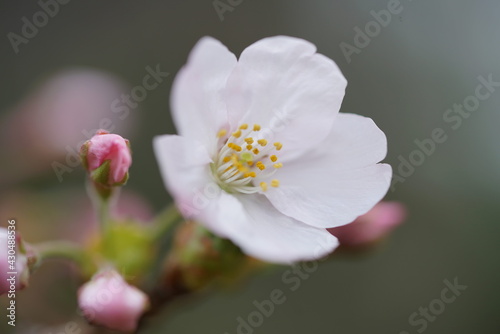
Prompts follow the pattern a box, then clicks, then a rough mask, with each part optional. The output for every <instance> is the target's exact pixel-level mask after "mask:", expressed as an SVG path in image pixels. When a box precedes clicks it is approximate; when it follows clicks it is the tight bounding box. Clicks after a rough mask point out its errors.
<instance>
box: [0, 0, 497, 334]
mask: <svg viewBox="0 0 500 334" xmlns="http://www.w3.org/2000/svg"><path fill="white" fill-rule="evenodd" d="M223 2H224V3H227V0H223ZM236 3H238V1H235V0H234V1H233V4H236ZM388 3H390V1H388V0H358V1H352V0H351V1H319V0H317V1H310V0H308V1H305V0H303V1H297V0H286V1H285V0H282V1H270V0H269V1H264V0H261V1H257V0H244V1H241V3H239V4H237V5H236V6H232V8H233V10H232V11H227V12H225V13H224V14H223V16H224V20H220V18H219V16H218V14H217V12H216V10H215V9H214V5H213V2H212V1H210V0H209V1H147V0H146V1H116V0H113V1H112V0H108V1H105V2H103V1H95V0H92V1H79V0H72V1H69V2H68V3H67V4H65V5H61V7H60V11H59V13H58V14H57V15H56V16H55V17H54V18H51V19H50V21H49V22H48V24H47V25H46V26H44V27H43V28H41V29H40V31H39V33H38V35H37V36H35V37H34V38H32V39H30V40H29V43H27V44H22V45H20V47H19V49H20V51H19V53H18V54H16V53H15V52H14V51H13V49H12V47H11V45H10V43H9V40H8V38H7V37H6V35H7V33H8V32H15V33H19V32H20V30H21V26H22V24H23V23H22V21H21V18H22V17H23V16H27V17H31V15H33V13H35V12H37V11H39V10H40V7H39V5H38V4H37V2H36V1H22V2H17V1H2V2H1V4H0V13H1V14H0V15H1V19H0V33H1V34H3V35H5V37H4V38H3V39H2V42H1V48H0V64H1V65H0V67H1V73H2V80H1V86H2V87H1V92H2V94H1V95H0V110H1V111H2V114H1V115H0V116H3V115H6V114H7V113H9V112H12V107H13V106H15V105H17V104H18V103H19V102H20V101H21V100H22V99H23V97H24V96H26V95H27V94H28V93H29V92H30V90H31V88H32V87H33V85H34V84H35V83H36V82H38V81H39V80H40V79H41V78H44V77H46V76H48V75H50V74H52V73H54V72H56V71H59V70H61V69H64V68H68V67H75V66H77V67H89V68H94V69H98V70H104V71H106V72H109V73H111V74H113V75H115V76H117V77H119V78H121V79H122V80H124V81H125V82H127V83H128V84H129V85H130V86H131V87H133V86H136V85H140V84H141V83H142V79H143V77H144V75H145V74H146V71H145V67H146V66H152V67H154V66H156V64H160V68H161V69H162V70H163V71H166V72H169V73H170V76H169V77H168V78H166V79H165V81H164V82H163V83H162V84H161V85H159V87H158V88H157V89H155V90H153V91H151V92H149V93H148V96H147V98H146V99H145V100H144V101H143V102H141V103H140V106H139V108H137V110H136V111H135V113H136V118H135V120H134V122H135V123H136V124H137V128H136V130H135V132H133V133H131V134H130V136H129V137H130V139H131V141H132V147H133V151H134V163H133V166H132V169H131V179H130V181H129V183H128V185H127V188H128V189H132V190H134V191H135V192H136V193H139V194H141V195H142V196H144V197H145V198H146V199H147V200H148V201H149V202H150V203H151V205H152V207H153V208H154V209H155V210H156V211H158V210H160V209H161V208H162V207H163V206H164V205H165V204H166V203H168V202H169V201H170V199H169V197H168V195H167V193H166V191H165V189H164V187H163V183H162V181H161V178H160V174H159V172H158V168H157V165H156V161H155V157H154V155H153V151H152V145H151V141H152V138H153V137H154V136H156V135H159V134H164V133H173V132H175V129H174V126H173V125H172V121H171V118H170V114H169V92H170V88H171V84H172V80H173V77H174V75H175V73H176V72H177V71H178V70H179V69H180V68H181V66H182V65H183V64H184V63H185V62H186V59H187V55H188V53H189V51H190V50H191V48H192V47H193V46H194V44H195V43H196V42H197V40H198V39H200V38H201V37H202V36H205V35H210V36H213V37H215V38H217V39H219V40H221V41H222V42H223V43H224V44H225V45H227V46H228V48H229V49H230V50H231V51H233V52H234V53H236V54H237V55H239V53H240V52H241V51H242V50H243V49H244V48H245V47H246V46H248V45H249V44H251V43H253V42H255V41H257V40H258V39H261V38H263V37H267V36H273V35H290V36H296V37H301V38H304V39H306V40H309V41H311V42H312V43H314V44H316V46H317V48H318V52H320V53H323V54H325V55H327V56H328V57H330V58H332V59H334V60H335V61H336V62H337V64H338V65H339V67H340V68H341V69H342V71H343V73H344V75H345V76H346V78H347V80H348V82H349V85H348V88H347V93H346V97H345V100H344V103H343V106H342V111H343V112H350V113H359V114H361V115H365V116H369V117H371V118H373V119H374V120H375V122H376V123H377V124H378V125H379V127H380V128H381V129H383V131H384V132H385V133H386V134H387V137H388V142H389V153H388V156H387V159H386V161H387V162H388V163H390V164H391V165H392V166H393V168H394V169H395V171H396V172H397V169H398V165H399V164H400V157H403V158H405V159H408V158H409V156H410V154H411V153H412V152H413V151H415V149H417V146H416V144H415V143H414V141H415V140H423V139H425V138H429V137H430V136H431V132H432V131H433V130H434V129H435V128H442V129H444V130H445V131H446V134H447V136H448V139H447V141H446V142H444V143H442V144H438V145H437V147H436V151H435V153H434V154H432V155H430V156H426V157H425V161H424V163H423V164H422V165H421V166H418V167H416V168H415V171H414V173H413V174H412V175H411V176H409V177H407V178H406V181H405V182H404V183H399V184H397V185H396V186H395V191H391V192H389V193H388V195H387V198H388V199H391V200H397V201H401V202H403V203H404V204H405V205H406V206H407V207H408V210H409V219H408V220H407V221H406V223H405V224H404V225H403V226H402V227H400V228H399V229H398V230H397V231H396V232H395V233H394V234H393V235H392V237H391V238H390V239H389V240H388V241H387V242H386V243H385V244H384V245H383V246H382V247H380V248H379V249H378V250H377V251H376V252H374V253H373V254H370V255H368V256H362V257H346V258H342V259H340V260H337V261H332V262H327V263H324V264H322V266H321V267H320V268H319V269H318V270H317V271H316V272H314V273H313V274H311V276H310V278H308V279H307V280H304V281H303V282H302V284H301V286H300V289H298V290H297V291H295V292H291V291H290V290H289V289H288V285H286V284H285V283H283V282H282V280H281V275H282V273H283V272H284V271H285V270H287V268H278V269H277V270H274V271H271V272H269V273H264V274H261V275H258V276H257V277H255V278H253V279H252V280H251V281H249V282H248V284H246V285H244V286H241V287H239V288H236V289H233V290H231V291H227V292H222V293H212V294H209V295H207V296H205V297H203V298H202V299H200V300H199V301H198V302H194V303H179V304H175V305H172V306H171V307H170V308H168V309H166V310H165V312H163V313H162V314H161V315H160V316H158V317H156V318H155V319H154V320H153V321H152V323H151V324H150V326H148V327H147V329H146V330H145V331H144V332H143V333H179V334H181V333H217V334H219V333H220V334H224V333H226V332H227V333H228V334H233V333H236V327H237V320H236V319H237V318H238V317H239V316H242V317H247V315H248V314H249V313H250V312H252V311H253V310H254V306H253V304H252V302H253V301H254V300H258V301H260V300H263V299H267V298H269V294H270V292H271V291H272V290H273V289H275V288H278V289H281V290H284V291H286V297H287V301H286V302H285V303H284V304H282V305H279V306H277V308H276V310H275V312H274V314H273V315H272V316H271V317H269V318H267V319H265V321H264V324H263V325H262V326H260V327H259V328H257V329H255V331H254V333H256V334H257V333H258V334H261V333H262V334H264V333H318V334H333V333H343V334H351V333H353V334H354V333H381V334H382V333H383V334H388V333H394V334H399V333H401V332H402V331H407V332H408V333H417V329H418V328H420V327H414V326H411V325H410V324H409V322H408V318H409V316H410V315H411V314H412V313H413V312H416V311H418V309H419V307H421V306H424V307H427V306H428V305H429V303H430V302H431V301H433V300H434V299H436V298H440V293H441V290H442V289H443V287H444V283H443V280H445V279H448V280H450V281H452V280H453V279H454V278H455V277H458V282H459V283H460V284H463V285H467V287H468V288H467V289H466V290H465V291H464V292H463V293H462V295H461V296H459V297H458V298H457V299H456V301H455V302H453V303H451V304H449V305H446V309H445V310H444V312H443V313H442V314H441V315H439V316H438V317H437V318H436V319H435V320H434V321H433V322H429V325H428V328H426V330H425V333H429V334H431V333H455V334H458V333H467V334H468V333H482V334H484V333H500V317H499V315H498V314H499V312H500V285H499V282H500V266H499V255H500V250H499V235H500V224H499V218H498V217H499V216H500V207H499V199H500V174H499V173H498V171H499V168H500V151H499V142H500V131H499V130H498V128H499V125H500V114H499V106H500V91H498V92H495V93H493V94H492V96H491V97H490V98H489V99H487V100H485V101H482V102H481V105H480V107H479V109H478V110H477V111H475V112H472V113H471V115H470V117H468V118H467V119H464V120H463V123H462V124H461V126H460V127H459V128H458V129H457V130H453V129H451V127H450V124H447V123H445V122H444V121H443V115H444V114H445V111H446V110H447V109H448V108H451V107H452V106H453V104H455V103H462V102H463V101H464V99H465V98H466V97H467V96H469V95H471V94H474V90H475V88H476V86H477V85H478V80H477V77H478V76H480V75H482V76H484V77H487V76H488V75H489V74H491V75H492V77H493V79H494V80H496V81H500V22H499V17H500V2H499V1H498V0H489V1H488V0H480V1H466V0H435V1H429V0H427V1H425V0H413V1H411V0H401V8H402V11H401V12H400V13H399V14H397V15H393V16H392V17H391V22H390V23H389V24H388V25H387V27H382V28H381V30H380V32H379V33H378V34H376V35H375V36H374V37H372V38H371V41H370V43H369V45H368V46H366V47H364V48H361V49H360V52H359V53H355V54H353V55H352V61H351V62H350V63H348V62H347V61H346V58H345V56H344V54H343V53H342V51H341V48H340V44H341V43H342V42H345V43H349V44H351V45H354V41H353V39H354V37H355V31H354V30H353V29H354V28H355V27H360V28H361V29H363V30H364V27H365V25H366V24H367V23H369V22H370V21H373V20H374V18H373V17H372V15H371V14H370V11H372V10H374V11H380V10H382V9H387V6H388ZM52 121H53V120H51V119H45V120H44V122H48V123H49V122H52ZM3 125H4V126H8V124H7V125H5V124H3ZM96 127H97V125H96ZM11 130H14V131H15V132H16V133H17V134H18V136H19V137H22V136H23V129H11ZM82 130H83V129H82ZM81 139H82V140H83V139H84V138H83V137H82V138H81ZM2 145H10V142H2ZM62 162H64V160H62ZM14 163H15V162H14V161H12V160H11V159H10V158H7V157H2V162H1V164H2V165H4V166H5V165H11V164H14ZM43 163H45V162H43ZM47 164H49V165H47V166H43V167H44V168H45V170H46V173H38V174H37V175H36V176H31V177H29V178H22V179H19V180H17V179H16V180H15V181H12V182H6V183H4V184H0V187H1V189H0V196H1V201H2V207H3V209H2V210H1V212H2V218H1V219H2V221H1V222H0V224H1V225H2V226H4V225H5V223H6V220H7V218H10V217H15V218H17V219H18V225H19V227H20V228H21V230H22V229H23V227H22V226H25V228H24V230H25V231H23V234H24V235H25V237H26V238H28V237H30V239H29V240H35V241H36V240H43V239H46V238H51V237H54V235H58V234H59V233H61V229H68V228H67V226H65V225H64V223H62V225H61V223H59V225H57V224H55V223H54V224H51V222H55V221H59V222H60V221H66V222H67V224H69V225H70V226H72V227H71V228H76V227H75V224H74V223H75V220H76V219H75V218H74V217H72V213H76V212H77V211H78V209H76V208H73V207H72V206H71V205H70V204H68V202H69V201H70V200H69V199H68V195H67V194H68V193H67V192H68V191H69V192H71V194H72V196H75V198H76V197H78V196H80V197H84V196H85V190H84V188H83V180H84V173H83V170H81V169H78V171H75V172H72V173H70V174H66V175H65V177H64V180H63V182H58V179H57V177H56V176H55V174H54V173H53V172H52V170H51V167H50V162H48V163H47ZM13 198H16V200H13ZM28 199H29V200H28ZM30 201H31V202H30ZM33 202H36V204H33ZM71 203H73V202H71ZM62 207H64V210H66V211H64V210H63V209H61V208H62ZM69 208H72V209H71V210H69ZM58 210H61V212H59V211H58ZM68 210H69V212H68ZM63 211H64V212H63ZM27 220H29V221H27ZM71 224H73V225H71ZM28 227H29V228H28ZM30 229H32V230H31V231H30ZM74 233H78V232H74ZM55 273H56V274H55ZM37 277H40V281H42V278H43V277H52V278H51V280H50V282H51V283H47V282H46V283H43V284H42V283H37ZM72 277H73V275H72V272H71V269H68V268H66V267H65V266H63V265H61V264H60V263H51V264H49V265H48V266H46V267H43V268H42V269H41V270H40V271H39V272H38V273H37V274H36V275H35V276H34V277H33V279H32V288H31V289H29V290H26V291H25V292H23V293H21V294H20V296H19V297H18V325H23V324H24V327H23V326H21V327H19V326H18V330H17V332H18V333H25V332H29V331H30V330H29V328H33V326H35V325H36V324H41V325H43V326H47V328H49V329H45V330H43V329H41V328H40V327H39V328H38V329H35V330H34V331H33V329H31V331H32V332H33V333H50V332H52V333H58V332H57V331H56V330H54V329H50V328H53V327H50V326H54V325H56V324H58V323H64V322H65V321H67V320H69V319H71V318H76V317H75V311H74V310H75V308H76V300H75V297H74V293H75V290H76V288H77V282H75V280H74V278H72ZM37 289H38V291H35V290H37ZM2 299H5V297H2ZM0 303H1V304H2V305H4V304H5V300H1V301H0ZM2 309H3V307H2ZM0 313H1V312H0ZM1 314H3V313H1ZM1 318H2V319H4V316H2V317H1ZM5 322H6V321H5V319H4V320H2V321H1V323H0V331H1V332H2V333H7V332H13V331H12V329H11V328H7V326H6V324H5Z"/></svg>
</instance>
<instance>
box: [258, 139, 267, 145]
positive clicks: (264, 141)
mask: <svg viewBox="0 0 500 334" xmlns="http://www.w3.org/2000/svg"><path fill="white" fill-rule="evenodd" d="M257 142H258V143H259V144H260V146H266V145H267V140H265V139H259V140H257Z"/></svg>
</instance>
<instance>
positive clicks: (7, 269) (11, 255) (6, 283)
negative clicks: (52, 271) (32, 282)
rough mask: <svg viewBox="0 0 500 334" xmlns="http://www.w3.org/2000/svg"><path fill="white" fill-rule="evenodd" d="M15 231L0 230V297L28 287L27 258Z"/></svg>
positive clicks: (28, 271) (28, 270)
mask: <svg viewBox="0 0 500 334" xmlns="http://www.w3.org/2000/svg"><path fill="white" fill-rule="evenodd" d="M21 243H22V241H21V238H20V237H19V235H17V236H16V231H15V230H7V229H6V228H0V295H3V294H5V293H10V292H14V293H15V292H16V291H17V290H21V289H23V288H25V287H26V286H28V281H29V277H30V269H29V265H28V256H27V254H26V252H25V249H24V247H23V246H22V244H21Z"/></svg>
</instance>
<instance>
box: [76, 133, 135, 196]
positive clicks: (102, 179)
mask: <svg viewBox="0 0 500 334" xmlns="http://www.w3.org/2000/svg"><path fill="white" fill-rule="evenodd" d="M80 156H81V159H82V163H83V166H84V167H85V169H86V170H87V171H88V172H89V174H90V177H91V179H92V180H93V181H94V182H95V183H97V184H99V185H102V186H105V187H113V186H121V185H124V184H125V183H126V182H127V179H128V169H129V167H130V165H131V164H132V156H131V152H130V147H129V141H128V140H127V139H124V138H123V137H121V136H119V135H116V134H111V133H108V132H106V131H98V132H97V133H96V135H95V136H94V137H92V138H91V139H90V140H88V141H86V142H85V143H84V144H83V146H82V148H81V149H80Z"/></svg>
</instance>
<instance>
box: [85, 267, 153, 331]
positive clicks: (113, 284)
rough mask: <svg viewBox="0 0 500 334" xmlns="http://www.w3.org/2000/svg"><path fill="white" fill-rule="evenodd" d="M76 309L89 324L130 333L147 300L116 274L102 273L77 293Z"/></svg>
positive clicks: (147, 302)
mask: <svg viewBox="0 0 500 334" xmlns="http://www.w3.org/2000/svg"><path fill="white" fill-rule="evenodd" d="M78 305H79V307H80V309H81V310H82V312H83V315H84V316H85V318H86V319H87V320H88V321H89V322H90V323H92V324H96V325H101V326H104V327H107V328H109V329H113V330H118V331H123V332H132V331H135V329H136V328H137V323H138V321H139V319H140V317H141V316H142V314H143V313H144V312H145V311H146V310H147V309H148V307H149V300H148V297H147V296H146V294H145V293H144V292H142V291H141V290H139V289H137V288H136V287H134V286H131V285H129V284H127V282H126V281H125V280H124V279H123V277H122V276H121V275H120V274H118V273H117V272H116V271H114V270H104V271H101V272H99V273H97V274H96V275H94V277H93V278H92V280H91V281H89V282H87V283H86V284H84V285H83V286H82V287H81V288H80V289H79V291H78Z"/></svg>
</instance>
